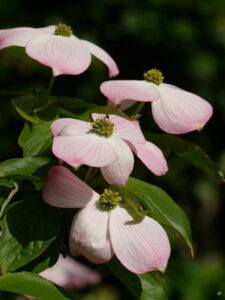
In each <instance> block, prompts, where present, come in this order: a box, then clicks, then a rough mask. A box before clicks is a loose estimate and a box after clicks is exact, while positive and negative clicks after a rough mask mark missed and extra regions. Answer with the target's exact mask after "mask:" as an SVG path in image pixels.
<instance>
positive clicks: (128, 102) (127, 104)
mask: <svg viewBox="0 0 225 300" xmlns="http://www.w3.org/2000/svg"><path fill="white" fill-rule="evenodd" d="M136 102H137V101H134V100H123V101H121V103H120V104H119V105H118V108H119V109H120V110H122V111H123V110H126V109H128V108H130V107H131V106H133V105H134V104H135V103H136ZM107 105H108V106H114V107H115V106H116V104H115V103H113V102H112V101H110V100H108V101H107Z"/></svg>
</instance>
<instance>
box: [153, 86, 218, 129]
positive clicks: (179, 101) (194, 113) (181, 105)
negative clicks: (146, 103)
mask: <svg viewBox="0 0 225 300" xmlns="http://www.w3.org/2000/svg"><path fill="white" fill-rule="evenodd" d="M159 91H160V98H159V99H158V100H157V101H154V102H153V103H152V114H153V117H154V120H155V122H156V123H157V125H158V126H159V127H160V128H161V129H162V130H164V131H165V132H168V133H172V134H183V133H188V132H190V131H193V130H199V129H201V128H203V126H204V125H205V124H206V123H207V122H208V120H209V119H210V118H211V116H212V113H213V109H212V106H211V104H209V103H208V102H207V101H205V100H204V99H202V98H200V97H199V96H197V95H195V94H192V93H189V92H186V91H184V90H182V89H179V88H177V87H174V86H172V85H167V84H161V85H160V87H159Z"/></svg>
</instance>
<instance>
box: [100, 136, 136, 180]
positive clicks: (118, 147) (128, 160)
mask: <svg viewBox="0 0 225 300" xmlns="http://www.w3.org/2000/svg"><path fill="white" fill-rule="evenodd" d="M112 146H113V147H114V150H115V151H116V152H117V155H118V159H117V160H116V161H114V162H112V163H111V164H109V165H108V166H105V167H101V172H102V175H103V177H104V178H105V180H106V181H107V182H108V183H109V184H118V185H122V186H125V185H126V183H127V180H128V178H129V176H130V174H131V172H132V170H133V166H134V156H133V153H132V151H131V150H130V148H129V147H128V145H127V144H126V143H125V142H124V141H123V140H119V142H117V143H116V144H115V145H114V144H112Z"/></svg>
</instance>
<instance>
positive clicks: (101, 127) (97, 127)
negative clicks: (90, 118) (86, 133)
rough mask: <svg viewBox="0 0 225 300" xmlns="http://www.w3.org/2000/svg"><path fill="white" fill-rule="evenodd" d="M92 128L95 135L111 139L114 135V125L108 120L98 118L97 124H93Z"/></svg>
mask: <svg viewBox="0 0 225 300" xmlns="http://www.w3.org/2000/svg"><path fill="white" fill-rule="evenodd" d="M92 128H93V129H92V130H93V132H94V133H96V134H98V135H100V136H105V137H109V136H111V135H112V134H113V128H114V124H113V123H111V122H109V121H108V120H107V119H106V118H104V119H100V118H98V119H97V120H96V121H95V122H92Z"/></svg>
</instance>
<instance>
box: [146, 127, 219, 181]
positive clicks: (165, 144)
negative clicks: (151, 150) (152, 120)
mask: <svg viewBox="0 0 225 300" xmlns="http://www.w3.org/2000/svg"><path fill="white" fill-rule="evenodd" d="M145 136H146V138H147V139H149V140H150V141H151V142H153V143H155V144H156V145H157V146H159V147H160V148H161V149H162V150H166V151H168V150H170V151H173V152H174V153H175V154H176V155H178V156H180V157H181V158H183V159H185V160H186V161H187V162H189V163H191V164H192V165H194V166H195V167H197V168H199V169H201V170H203V171H205V172H206V173H208V174H211V175H214V176H216V177H217V178H220V179H221V180H223V181H224V174H223V172H222V171H221V170H220V169H219V167H218V166H217V164H216V163H214V162H213V161H212V160H211V158H210V157H209V156H208V155H207V154H206V153H205V152H204V151H203V150H202V149H201V148H200V147H199V146H197V145H195V144H194V143H192V142H189V141H186V140H184V139H182V138H180V137H177V136H174V135H170V134H157V133H154V132H145Z"/></svg>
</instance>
